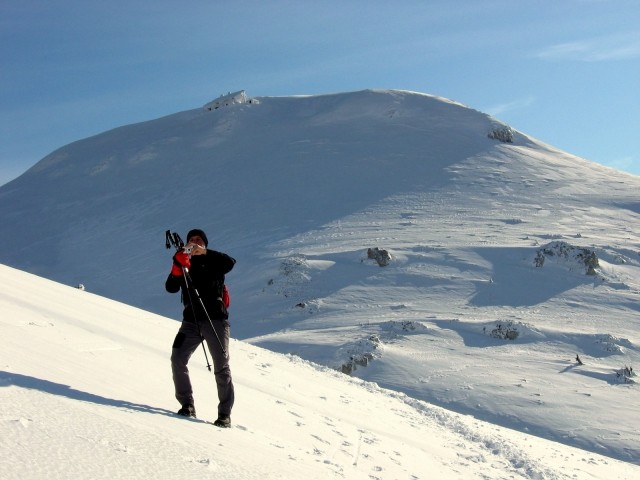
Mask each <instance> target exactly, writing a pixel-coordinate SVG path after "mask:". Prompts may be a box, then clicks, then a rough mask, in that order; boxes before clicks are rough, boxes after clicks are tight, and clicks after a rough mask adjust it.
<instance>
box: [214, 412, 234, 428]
mask: <svg viewBox="0 0 640 480" xmlns="http://www.w3.org/2000/svg"><path fill="white" fill-rule="evenodd" d="M213 424H214V425H215V426H216V427H220V428H229V427H231V417H230V416H229V415H218V419H217V420H216V421H215V422H213Z"/></svg>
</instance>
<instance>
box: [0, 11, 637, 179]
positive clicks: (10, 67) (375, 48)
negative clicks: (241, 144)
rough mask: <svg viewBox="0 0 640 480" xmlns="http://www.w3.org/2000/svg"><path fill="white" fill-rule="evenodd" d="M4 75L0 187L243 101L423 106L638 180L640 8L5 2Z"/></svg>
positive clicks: (0, 34)
mask: <svg viewBox="0 0 640 480" xmlns="http://www.w3.org/2000/svg"><path fill="white" fill-rule="evenodd" d="M0 64H1V66H2V67H1V69H0V72H1V73H0V130H1V131H2V142H0V184H3V183H5V182H7V181H9V180H11V179H12V178H14V177H16V176H18V175H20V174H21V173H23V172H24V171H25V170H27V169H28V168H29V167H31V166H32V165H34V164H35V163H37V162H38V161H39V160H40V159H42V158H43V157H44V156H45V155H47V154H49V153H51V152H52V151H53V150H55V149H57V148H59V147H62V146H64V145H66V144H68V143H71V142H73V141H75V140H80V139H82V138H86V137H88V136H91V135H95V134H98V133H101V132H103V131H105V130H109V129H111V128H115V127H118V126H122V125H127V124H131V123H136V122H140V121H145V120H151V119H154V118H158V117H161V116H164V115H168V114H171V113H175V112H179V111H183V110H189V109H192V108H199V107H200V106H202V105H204V104H205V103H207V102H209V101H210V100H212V99H214V98H216V97H217V96H219V95H220V94H223V93H227V92H228V91H236V90H242V89H244V90H246V91H247V94H248V95H250V96H289V95H301V94H323V93H335V92H347V91H355V90H362V89H366V88H390V89H402V90H413V91H418V92H423V93H429V94H433V95H438V96H443V97H447V98H450V99H453V100H456V101H458V102H461V103H463V104H465V105H468V106H470V107H472V108H475V109H477V110H481V111H483V112H486V113H489V114H491V115H494V116H495V117H497V118H499V119H500V120H502V121H504V122H506V123H508V124H510V125H511V126H512V127H514V128H516V129H518V130H521V131H523V132H525V133H527V134H529V135H532V136H534V137H536V138H538V139H540V140H542V141H544V142H546V143H549V144H551V145H554V146H556V147H558V148H560V149H562V150H566V151H568V152H570V153H573V154H576V155H578V156H581V157H584V158H587V159H589V160H593V161H596V162H599V163H602V164H605V165H609V166H612V167H614V168H617V169H619V170H624V171H629V172H632V173H634V174H636V175H639V174H640V88H639V85H640V2H638V1H637V0H538V1H533V0H532V1H524V0H523V1H516V0H457V1H455V2H452V1H450V0H433V1H430V0H422V1H405V0H398V1H395V2H391V1H378V0H370V1H349V0H342V1H334V0H327V1H310V0H309V1H285V0H276V1H267V0H263V1H258V0H255V1H242V0H236V1H216V0H194V1H189V0H186V1H183V2H176V1H173V2H168V1H165V0H155V1H153V2H152V1H139V0H127V1H123V0H110V1H109V2H101V1H91V0H60V1H55V2H52V1H51V0H0Z"/></svg>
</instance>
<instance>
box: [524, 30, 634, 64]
mask: <svg viewBox="0 0 640 480" xmlns="http://www.w3.org/2000/svg"><path fill="white" fill-rule="evenodd" d="M535 56H536V57H538V58H541V59H543V60H574V61H581V62H602V61H608V60H628V59H631V58H637V57H640V31H638V32H627V33H619V34H614V35H609V36H606V37H598V38H592V39H587V40H580V41H575V42H567V43H560V44H557V45H552V46H550V47H547V48H545V49H543V50H541V51H539V52H537V53H536V54H535Z"/></svg>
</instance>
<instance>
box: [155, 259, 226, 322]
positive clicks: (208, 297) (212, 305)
mask: <svg viewBox="0 0 640 480" xmlns="http://www.w3.org/2000/svg"><path fill="white" fill-rule="evenodd" d="M235 263H236V261H235V259H233V258H231V257H230V256H229V255H227V254H226V253H221V252H216V251H215V250H209V249H207V254H206V255H194V256H192V257H191V268H190V269H189V273H188V276H187V281H188V282H189V287H190V288H189V290H187V288H186V282H185V278H184V276H182V275H181V276H178V277H176V276H174V275H171V274H169V276H168V277H167V281H166V282H165V288H166V290H167V292H169V293H176V292H178V291H180V290H181V291H182V303H183V304H184V311H183V314H182V315H183V320H184V321H187V322H193V321H194V313H195V318H196V319H198V320H200V321H206V320H207V316H206V314H207V315H208V316H209V318H210V319H211V320H226V319H227V318H229V314H228V312H227V309H226V308H225V307H224V304H223V303H222V288H223V286H224V276H225V275H226V274H227V273H229V272H230V271H231V269H232V268H233V266H234V265H235ZM195 290H197V292H198V294H199V295H200V298H201V299H202V303H203V304H204V307H205V308H206V314H205V311H204V310H203V308H202V305H200V301H199V300H198V297H197V296H196V292H195ZM192 303H193V305H192Z"/></svg>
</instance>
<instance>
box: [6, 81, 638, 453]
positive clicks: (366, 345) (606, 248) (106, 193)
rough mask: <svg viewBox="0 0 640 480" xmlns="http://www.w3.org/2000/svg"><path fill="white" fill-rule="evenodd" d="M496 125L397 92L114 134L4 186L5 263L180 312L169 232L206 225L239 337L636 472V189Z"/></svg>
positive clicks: (447, 104) (185, 116)
mask: <svg viewBox="0 0 640 480" xmlns="http://www.w3.org/2000/svg"><path fill="white" fill-rule="evenodd" d="M247 98H249V97H247ZM504 129H505V126H504V125H503V124H501V123H500V122H499V121H498V120H496V119H493V118H491V117H489V116H487V115H485V114H483V113H481V112H478V111H475V110H473V109H470V108H468V107H465V106H463V105H460V104H457V103H455V102H452V101H449V100H446V99H441V98H436V97H432V96H429V95H424V94H419V93H414V92H404V91H395V90H393V91H374V90H369V91H363V92H352V93H343V94H335V95H323V96H311V97H282V98H273V97H261V98H259V99H257V101H255V102H251V103H249V102H248V101H247V102H246V103H235V104H231V105H228V106H225V107H221V108H218V109H214V110H212V111H207V110H206V109H202V108H198V109H195V110H190V111H186V112H181V113H177V114H175V115H171V116H168V117H165V118H161V119H157V120H152V121H149V122H145V123H142V124H136V125H130V126H126V127H121V128H117V129H114V130H112V131H109V132H105V133H104V134H101V135H98V136H95V137H92V138H89V139H84V140H81V141H78V142H76V143H73V144H71V145H68V146H65V147H63V148H61V149H59V150H57V151H56V152H53V153H52V154H51V155H49V156H47V157H46V158H44V159H43V160H42V161H41V162H39V163H38V164H37V165H35V166H34V167H33V168H32V169H31V170H30V171H29V172H27V173H26V174H25V175H23V176H21V177H20V178H18V179H16V180H15V181H13V182H11V183H9V184H7V185H5V186H3V187H2V188H0V218H2V220H3V221H2V222H0V235H2V238H3V239H5V240H6V241H7V242H8V243H7V245H8V246H7V248H4V249H1V250H0V262H2V263H4V264H6V265H10V266H13V267H16V268H19V269H21V270H25V271H29V272H31V273H36V274H39V275H41V276H43V277H46V278H50V279H54V280H56V281H59V282H61V283H64V284H67V285H71V286H75V285H77V284H79V283H82V284H84V285H85V286H86V288H87V290H88V291H90V292H93V293H97V294H100V295H104V296H106V297H109V298H112V299H116V300H118V301H121V302H124V303H127V304H130V305H134V306H137V307H139V308H143V309H145V310H148V311H152V312H154V313H157V314H161V315H165V316H168V317H172V318H178V317H179V315H180V312H179V310H180V309H179V304H178V299H177V297H176V296H172V295H168V294H166V293H165V292H164V288H163V283H164V279H165V277H166V275H167V273H168V271H169V268H170V264H171V261H170V256H171V252H170V251H167V250H166V249H165V248H164V233H165V231H166V229H172V230H177V231H178V232H179V233H180V234H181V235H184V234H185V232H186V231H187V230H188V229H189V228H192V227H200V228H204V229H205V230H206V231H207V233H208V236H209V239H210V242H211V246H212V247H213V248H217V249H220V250H223V251H225V252H228V253H229V254H231V255H232V256H234V257H235V258H236V259H237V260H238V263H237V266H236V268H235V269H234V270H233V271H232V272H231V274H230V275H229V276H228V278H227V280H228V283H229V285H230V287H231V295H232V308H233V310H232V318H231V321H232V335H233V336H234V337H235V338H237V339H241V340H245V341H247V342H249V343H251V344H254V345H257V346H260V347H266V348H268V349H269V350H272V351H275V352H280V353H284V354H294V355H296V356H299V357H301V358H303V359H305V360H308V361H313V362H315V363H318V364H321V365H324V366H327V367H329V368H332V369H336V370H344V371H347V372H350V373H351V375H352V376H353V377H354V378H359V379H361V380H364V381H367V382H375V383H376V384H377V385H379V386H380V387H381V388H386V389H391V390H393V391H396V392H400V393H399V394H406V395H408V396H409V397H410V398H413V399H416V401H424V402H428V403H429V404H431V405H437V406H441V407H445V408H447V409H449V410H454V411H456V412H458V413H461V414H463V415H472V416H473V417H475V418H476V419H479V420H484V421H488V422H491V423H493V424H495V425H499V426H502V427H508V428H511V429H513V430H517V431H520V432H523V433H527V434H532V435H536V436H538V437H540V438H544V439H548V440H552V441H555V442H559V443H563V444H567V445H571V446H574V447H579V448H581V449H585V450H588V451H591V452H594V453H597V454H602V455H607V456H609V457H612V458H615V459H618V460H623V461H625V462H628V463H629V464H632V463H634V464H635V463H638V462H639V461H640V460H639V459H640V448H639V447H638V445H640V434H639V433H638V432H639V431H640V420H639V419H640V404H639V402H638V401H637V394H638V391H637V383H636V380H637V377H635V376H634V375H632V374H631V370H629V372H630V374H629V375H625V373H624V372H625V370H624V369H625V368H628V369H632V368H634V367H635V368H638V367H637V365H638V364H640V361H639V359H640V347H639V345H640V338H639V334H638V293H639V291H640V284H639V281H638V278H640V275H639V273H640V271H639V267H640V255H639V252H640V238H639V237H638V235H637V232H636V229H635V228H634V226H635V225H637V224H638V221H639V220H640V218H639V213H640V178H638V177H636V176H632V175H628V174H623V173H620V172H617V171H615V170H612V169H608V168H605V167H602V166H600V165H597V164H594V163H591V162H587V161H585V160H583V159H580V158H577V157H575V156H572V155H570V154H568V153H565V152H561V151H558V150H557V149H554V148H553V147H552V146H549V145H546V144H544V143H542V142H540V141H538V140H536V139H533V138H530V137H528V136H526V135H525V134H523V133H521V132H511V133H512V135H513V137H512V142H510V143H503V142H501V141H498V140H496V139H491V138H489V135H490V134H491V133H492V132H495V131H496V130H498V131H504ZM376 247H377V248H380V249H384V250H387V251H388V252H389V253H390V255H391V262H390V263H389V265H387V266H385V267H380V266H378V264H377V263H376V262H375V261H373V260H370V259H368V258H367V251H368V249H369V248H376ZM594 255H595V258H597V264H596V263H594V265H591V269H590V266H589V265H587V264H585V261H587V260H589V259H593V258H594V257H593V256H594ZM587 263H588V262H587ZM496 337H497V338H496ZM510 337H511V338H510ZM577 358H580V360H581V363H582V364H580V363H579V362H578V361H577ZM365 365H366V366H365ZM150 404H153V403H150Z"/></svg>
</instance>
